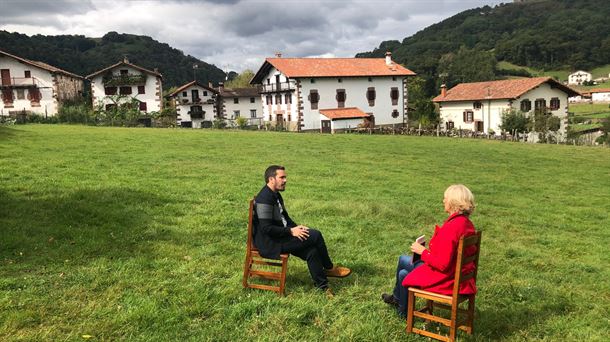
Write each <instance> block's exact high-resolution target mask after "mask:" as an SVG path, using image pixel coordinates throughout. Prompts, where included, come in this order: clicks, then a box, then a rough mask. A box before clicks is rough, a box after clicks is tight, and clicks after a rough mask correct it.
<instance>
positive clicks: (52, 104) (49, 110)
mask: <svg viewBox="0 0 610 342" xmlns="http://www.w3.org/2000/svg"><path fill="white" fill-rule="evenodd" d="M0 69H8V70H10V74H11V75H10V76H11V83H15V84H32V83H33V82H34V84H36V85H37V86H38V90H39V91H40V95H41V99H40V102H39V104H40V105H39V106H32V103H31V101H30V100H28V92H29V91H28V88H13V104H12V108H10V107H9V108H7V107H6V106H5V104H4V101H1V100H0V114H2V115H8V114H9V112H12V111H23V110H26V111H30V112H34V113H36V114H40V115H43V116H44V115H45V114H46V115H49V116H52V115H55V114H57V110H58V105H57V100H56V98H55V90H54V88H53V87H54V86H53V75H52V74H51V72H50V71H48V70H44V69H41V68H38V67H35V66H33V65H29V64H24V63H21V62H19V61H18V60H16V59H14V58H10V57H8V56H4V55H0ZM26 70H29V71H30V75H31V78H29V79H26V78H25V71H26ZM13 78H16V79H15V80H13ZM17 89H22V90H23V99H18V98H17V95H18V90H17Z"/></svg>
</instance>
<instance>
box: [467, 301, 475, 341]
mask: <svg viewBox="0 0 610 342" xmlns="http://www.w3.org/2000/svg"><path fill="white" fill-rule="evenodd" d="M466 333H468V334H469V335H472V334H473V333H474V295H473V296H470V298H469V299H468V326H467V327H466Z"/></svg>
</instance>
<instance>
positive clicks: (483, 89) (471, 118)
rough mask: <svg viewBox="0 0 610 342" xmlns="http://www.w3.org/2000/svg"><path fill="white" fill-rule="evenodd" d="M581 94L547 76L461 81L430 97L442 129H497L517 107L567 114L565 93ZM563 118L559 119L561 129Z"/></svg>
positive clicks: (561, 115) (569, 94) (564, 115)
mask: <svg viewBox="0 0 610 342" xmlns="http://www.w3.org/2000/svg"><path fill="white" fill-rule="evenodd" d="M578 95H580V94H579V93H578V92H577V91H575V90H573V89H572V88H570V87H568V86H565V85H563V84H561V83H560V82H557V81H555V80H554V79H552V78H550V77H536V78H522V79H513V80H502V81H489V82H476V83H461V84H458V85H456V86H455V87H453V88H451V89H449V90H446V88H444V87H443V88H441V94H440V95H439V96H437V97H435V98H434V99H433V101H434V102H436V103H438V104H439V107H440V114H441V119H442V121H443V123H444V129H453V128H456V129H468V130H472V131H475V132H482V133H489V130H490V129H491V130H493V131H494V132H500V131H501V129H500V125H501V124H502V115H503V114H504V113H505V112H506V111H510V110H511V109H512V110H517V111H521V112H524V113H527V114H533V113H534V111H537V110H548V111H550V112H551V113H552V114H553V115H555V116H557V117H559V118H567V114H568V97H569V96H578ZM565 125H566V122H565V120H562V123H561V130H563V129H565Z"/></svg>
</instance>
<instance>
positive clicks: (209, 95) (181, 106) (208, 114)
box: [174, 85, 216, 128]
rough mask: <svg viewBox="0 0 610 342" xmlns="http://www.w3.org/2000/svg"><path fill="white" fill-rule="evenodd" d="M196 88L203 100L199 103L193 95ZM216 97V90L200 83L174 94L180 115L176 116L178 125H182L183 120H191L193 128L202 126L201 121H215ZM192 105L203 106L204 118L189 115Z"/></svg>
mask: <svg viewBox="0 0 610 342" xmlns="http://www.w3.org/2000/svg"><path fill="white" fill-rule="evenodd" d="M194 89H197V90H198V92H199V99H200V100H201V101H200V102H199V103H194V99H193V96H192V94H193V92H192V90H194ZM185 93H186V94H185ZM215 98H216V96H214V92H212V91H210V90H209V89H206V88H203V87H200V86H198V85H192V86H190V87H188V88H187V89H185V90H183V91H181V92H180V93H178V94H176V95H175V96H174V101H175V103H176V111H177V113H178V116H177V118H176V120H177V124H178V126H180V124H181V122H183V121H191V122H192V124H193V128H201V123H202V122H203V121H213V120H214V117H215V115H216V112H215V102H214V101H215ZM208 102H209V103H208ZM192 106H201V110H203V111H205V114H204V115H203V118H201V119H192V118H191V116H190V115H189V111H190V110H191V107H192Z"/></svg>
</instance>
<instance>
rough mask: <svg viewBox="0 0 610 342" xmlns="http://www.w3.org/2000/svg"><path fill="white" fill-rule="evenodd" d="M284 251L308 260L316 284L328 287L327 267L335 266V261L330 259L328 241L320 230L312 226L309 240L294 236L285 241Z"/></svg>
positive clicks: (323, 287)
mask: <svg viewBox="0 0 610 342" xmlns="http://www.w3.org/2000/svg"><path fill="white" fill-rule="evenodd" d="M282 253H290V254H292V255H295V256H297V257H299V258H301V259H303V260H305V261H307V267H308V268H309V273H310V274H311V278H312V279H313V281H314V282H315V283H316V286H317V287H318V288H320V289H326V288H327V287H328V278H327V277H326V271H325V269H331V268H333V263H332V261H331V260H330V256H329V255H328V250H327V249H326V243H325V242H324V238H323V237H322V233H320V231H318V230H316V229H311V228H310V229H309V237H308V238H307V240H304V241H301V240H299V239H298V238H296V237H293V238H292V239H291V240H290V241H288V242H284V243H283V244H282Z"/></svg>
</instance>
